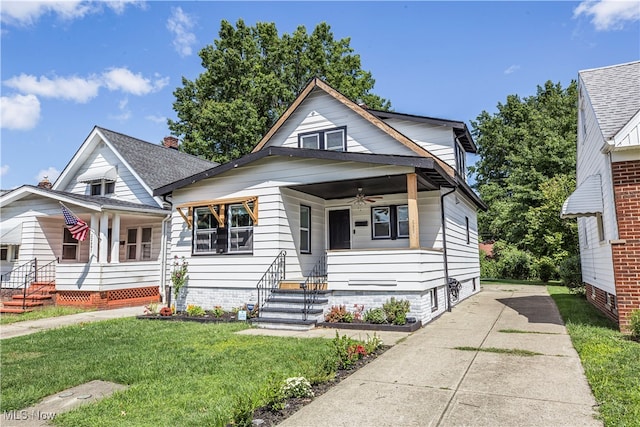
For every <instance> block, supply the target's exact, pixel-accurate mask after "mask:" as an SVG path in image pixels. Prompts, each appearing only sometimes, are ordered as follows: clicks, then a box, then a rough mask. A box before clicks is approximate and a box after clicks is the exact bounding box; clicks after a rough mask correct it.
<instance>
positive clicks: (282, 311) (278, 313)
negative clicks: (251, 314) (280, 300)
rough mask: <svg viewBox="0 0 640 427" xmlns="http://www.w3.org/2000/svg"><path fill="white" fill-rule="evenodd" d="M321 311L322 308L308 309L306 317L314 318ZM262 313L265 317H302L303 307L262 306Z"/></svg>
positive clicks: (298, 318) (294, 318)
mask: <svg viewBox="0 0 640 427" xmlns="http://www.w3.org/2000/svg"><path fill="white" fill-rule="evenodd" d="M322 311H323V310H322V309H312V310H309V311H308V316H307V318H308V319H316V318H317V317H318V315H319V314H322ZM262 313H263V314H264V315H265V316H267V317H278V318H280V319H292V320H296V319H297V320H303V319H304V309H302V308H280V307H262Z"/></svg>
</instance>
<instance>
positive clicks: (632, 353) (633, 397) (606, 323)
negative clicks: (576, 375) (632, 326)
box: [547, 286, 640, 427]
mask: <svg viewBox="0 0 640 427" xmlns="http://www.w3.org/2000/svg"><path fill="white" fill-rule="evenodd" d="M547 289H548V290H549V293H550V294H551V297H552V298H553V299H554V301H555V302H556V305H557V306H558V309H559V310H560V314H561V315H562V318H563V320H564V322H565V323H566V325H567V331H568V332H569V335H570V336H571V341H572V342H573V346H574V347H575V349H576V351H577V352H578V354H579V355H580V360H581V362H582V366H583V367H584V371H585V374H586V376H587V380H588V381H589V385H590V386H591V390H592V391H593V395H594V397H595V398H596V401H597V402H598V411H599V412H600V416H601V418H602V420H603V421H604V425H606V426H607V427H611V426H613V427H618V426H619V427H626V426H636V425H638V420H640V364H639V363H638V360H640V345H638V343H637V342H633V341H630V340H627V339H625V337H624V336H623V334H622V333H620V332H619V331H618V330H617V326H616V325H615V324H614V323H613V322H611V321H610V320H609V319H607V318H606V317H605V316H604V315H603V314H602V313H600V312H599V311H598V310H597V309H595V308H594V307H593V306H592V305H591V304H590V303H588V302H587V300H586V299H585V298H579V297H577V296H575V295H571V294H570V293H569V290H568V289H567V288H566V287H564V286H548V287H547Z"/></svg>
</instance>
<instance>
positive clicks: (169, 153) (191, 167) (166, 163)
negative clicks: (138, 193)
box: [97, 127, 218, 189]
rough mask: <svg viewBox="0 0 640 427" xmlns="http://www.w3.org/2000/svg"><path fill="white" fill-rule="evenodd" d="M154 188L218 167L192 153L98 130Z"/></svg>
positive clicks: (106, 130) (103, 129)
mask: <svg viewBox="0 0 640 427" xmlns="http://www.w3.org/2000/svg"><path fill="white" fill-rule="evenodd" d="M97 128H98V129H99V130H100V132H102V134H103V135H104V136H105V137H106V138H107V140H108V141H109V142H110V143H111V144H113V146H114V147H115V148H116V150H118V152H119V153H120V154H121V155H122V157H123V158H124V159H125V160H126V161H127V163H129V165H130V166H131V167H132V168H133V169H134V170H135V172H136V173H137V174H138V175H139V176H140V178H142V179H143V180H144V181H145V182H146V183H147V185H148V186H149V187H151V189H156V188H159V187H163V186H165V185H167V184H170V183H172V182H175V181H179V180H181V179H183V178H186V177H188V176H191V175H194V174H197V173H200V172H202V171H205V170H208V169H211V168H213V167H215V166H218V163H214V162H209V161H207V160H204V159H201V158H199V157H196V156H192V155H191V154H186V153H183V152H180V151H178V150H174V149H171V148H166V147H164V146H162V145H159V144H152V143H150V142H147V141H143V140H141V139H137V138H133V137H131V136H128V135H124V134H122V133H118V132H114V131H112V130H109V129H105V128H102V127H97Z"/></svg>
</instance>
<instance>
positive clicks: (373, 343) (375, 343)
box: [364, 332, 383, 354]
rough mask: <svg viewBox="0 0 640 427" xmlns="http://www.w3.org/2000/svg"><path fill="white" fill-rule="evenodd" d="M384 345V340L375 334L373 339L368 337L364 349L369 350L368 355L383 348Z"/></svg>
mask: <svg viewBox="0 0 640 427" xmlns="http://www.w3.org/2000/svg"><path fill="white" fill-rule="evenodd" d="M382 345H383V342H382V339H381V338H380V337H379V336H377V335H376V333H375V332H374V333H373V337H370V336H369V335H367V339H366V340H365V342H364V348H365V350H367V353H368V354H371V353H373V352H374V351H376V350H377V349H379V348H380V347H382Z"/></svg>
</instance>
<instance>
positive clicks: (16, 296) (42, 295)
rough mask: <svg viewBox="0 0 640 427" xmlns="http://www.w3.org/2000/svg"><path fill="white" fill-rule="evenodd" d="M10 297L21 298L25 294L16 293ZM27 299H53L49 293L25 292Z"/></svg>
mask: <svg viewBox="0 0 640 427" xmlns="http://www.w3.org/2000/svg"><path fill="white" fill-rule="evenodd" d="M11 298H13V299H14V300H22V299H24V298H25V296H24V295H23V294H18V295H14V296H12V297H11ZM27 299H28V300H31V301H35V300H48V299H53V298H52V297H51V295H50V294H46V295H45V294H31V295H30V294H29V293H28V292H27Z"/></svg>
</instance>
